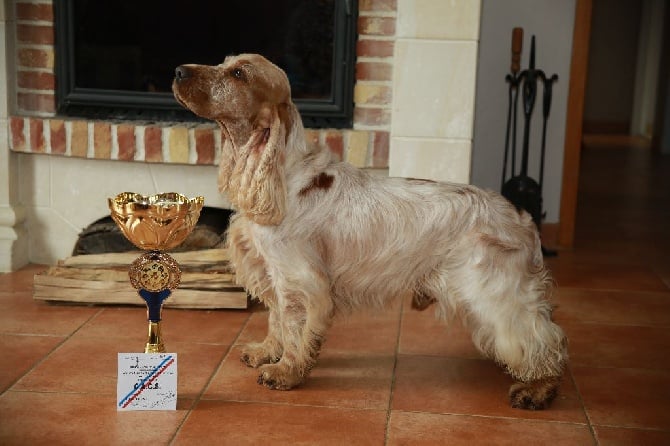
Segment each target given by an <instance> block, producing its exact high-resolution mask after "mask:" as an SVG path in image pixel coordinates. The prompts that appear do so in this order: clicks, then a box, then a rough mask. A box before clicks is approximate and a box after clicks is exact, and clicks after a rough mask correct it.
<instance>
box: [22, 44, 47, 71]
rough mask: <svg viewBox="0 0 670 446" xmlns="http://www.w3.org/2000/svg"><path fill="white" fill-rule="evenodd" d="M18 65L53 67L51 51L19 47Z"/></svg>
mask: <svg viewBox="0 0 670 446" xmlns="http://www.w3.org/2000/svg"><path fill="white" fill-rule="evenodd" d="M18 59H19V65H20V66H22V67H28V68H53V62H54V61H53V51H47V50H40V49H34V48H21V49H20V50H19V51H18Z"/></svg>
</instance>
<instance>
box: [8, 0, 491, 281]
mask: <svg viewBox="0 0 670 446" xmlns="http://www.w3.org/2000/svg"><path fill="white" fill-rule="evenodd" d="M436 3H437V4H436ZM440 3H441V2H430V1H428V0H359V20H358V41H357V44H356V55H357V61H356V77H355V79H356V84H355V88H354V122H353V128H350V129H309V130H308V137H309V138H312V139H313V140H315V141H318V142H320V143H321V144H323V145H325V146H327V147H329V148H330V150H331V151H332V152H333V153H334V154H335V156H336V157H337V158H339V159H341V160H344V161H347V162H349V163H351V164H354V165H355V166H357V167H361V168H366V169H375V171H376V172H377V173H379V174H381V175H388V173H389V171H390V173H391V174H392V175H396V176H413V177H425V178H431V179H437V180H453V181H461V182H467V181H468V179H469V171H470V148H471V142H472V141H471V140H472V121H473V116H474V110H473V109H474V85H475V73H476V54H477V39H478V33H479V12H480V2H479V1H471V2H458V3H459V4H458V5H454V4H440ZM446 3H449V2H446ZM3 6H4V15H3V17H2V20H3V24H4V30H3V37H4V40H5V44H4V47H5V48H6V53H5V54H4V66H5V70H4V71H5V72H6V74H5V78H4V82H5V83H6V85H7V89H6V91H7V93H6V98H5V101H6V105H5V106H4V110H3V111H2V115H3V116H0V125H2V126H4V129H3V130H4V131H5V132H6V133H5V135H6V143H5V141H2V143H0V144H2V145H1V146H0V151H2V152H7V146H8V147H9V150H10V152H8V153H5V154H3V155H2V156H3V157H4V158H0V161H1V162H0V178H1V177H2V175H1V174H2V169H3V165H4V166H5V167H4V168H5V169H7V171H8V175H7V180H5V179H2V180H0V181H2V182H3V184H2V187H3V188H4V187H5V184H4V182H5V181H6V182H7V183H8V186H9V187H7V189H8V192H7V194H6V196H4V197H3V196H0V231H1V230H3V229H5V230H6V232H7V231H13V232H14V233H15V234H14V235H12V234H9V235H6V236H4V237H5V238H4V240H6V241H5V242H3V243H5V244H7V245H11V246H12V249H11V250H10V251H8V252H12V254H10V255H9V257H11V258H10V259H5V260H4V263H2V262H3V261H2V259H0V271H1V270H3V269H4V270H10V269H12V268H14V266H13V265H17V264H21V263H25V262H27V261H31V262H40V263H53V262H55V261H56V260H57V259H58V258H62V257H64V256H67V255H69V252H68V251H69V250H70V249H71V247H72V246H73V244H74V240H76V236H77V234H78V232H79V231H81V229H82V228H83V227H85V226H86V225H87V224H88V223H90V222H91V221H93V220H96V219H97V218H99V217H101V216H104V215H106V213H107V210H106V201H105V197H106V196H110V195H114V194H115V193H118V192H122V191H124V190H133V191H136V192H141V193H155V192H164V191H167V189H170V190H174V191H177V192H182V193H185V194H204V195H205V199H206V202H207V204H208V205H211V206H220V207H226V206H227V203H226V202H225V200H224V199H223V198H221V197H220V196H219V195H218V193H217V192H216V190H215V184H216V180H215V176H216V168H215V166H216V164H217V163H218V158H219V151H220V147H221V134H220V132H219V130H218V128H217V127H216V126H215V125H213V124H203V123H184V122H180V123H171V122H141V121H112V120H86V119H81V118H68V117H62V116H58V115H57V114H56V105H55V103H56V102H55V96H54V90H55V85H56V82H57V79H56V77H55V74H54V60H55V58H56V57H57V55H56V54H55V49H54V33H53V6H52V3H51V0H4V5H3ZM3 208H6V209H5V210H4V211H3ZM2 212H4V213H5V214H6V216H5V217H3V214H2ZM2 234H3V233H2V232H0V242H2V240H3V238H2V237H3V235H2ZM14 251H18V253H14Z"/></svg>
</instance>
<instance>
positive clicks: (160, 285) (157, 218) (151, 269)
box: [107, 192, 205, 353]
mask: <svg viewBox="0 0 670 446" xmlns="http://www.w3.org/2000/svg"><path fill="white" fill-rule="evenodd" d="M107 201H108V204H109V210H110V211H111V215H112V218H113V219H114V221H115V222H116V224H117V225H118V226H119V228H121V231H122V232H123V234H124V235H125V236H126V238H127V239H128V240H130V241H131V242H132V243H133V244H134V245H135V246H137V247H138V248H140V249H143V250H145V251H146V252H145V253H144V254H142V255H141V256H140V257H139V258H138V259H137V260H135V261H134V262H133V263H132V264H131V265H130V270H129V271H128V276H129V277H130V283H131V284H132V285H133V287H135V289H137V292H138V294H139V295H140V297H141V298H142V299H144V301H145V302H146V304H147V319H148V321H149V338H148V340H147V344H146V347H145V349H144V352H145V353H162V352H165V345H163V340H162V338H161V325H160V323H161V312H162V308H163V301H164V300H165V299H167V298H168V297H169V296H170V294H171V290H173V289H175V288H177V287H178V286H179V282H180V281H181V271H180V270H179V265H178V264H177V261H176V260H175V259H173V258H172V257H171V256H170V255H169V254H167V253H165V252H163V251H165V250H169V249H172V248H175V247H177V246H178V245H179V244H181V243H182V242H183V241H184V239H186V237H188V235H189V234H190V233H191V231H192V230H193V228H194V227H195V224H196V223H197V221H198V218H199V217H200V210H201V209H202V206H203V204H204V202H205V199H204V198H203V197H195V198H187V197H185V196H183V195H181V194H178V193H174V192H169V193H162V194H157V195H151V196H144V195H140V194H136V193H132V192H123V193H121V194H119V195H117V196H116V197H114V198H109V199H108V200H107Z"/></svg>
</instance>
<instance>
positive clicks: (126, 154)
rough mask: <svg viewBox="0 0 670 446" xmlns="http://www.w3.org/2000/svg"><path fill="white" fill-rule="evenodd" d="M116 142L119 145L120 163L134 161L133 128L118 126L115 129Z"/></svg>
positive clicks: (130, 125) (123, 125) (128, 125)
mask: <svg viewBox="0 0 670 446" xmlns="http://www.w3.org/2000/svg"><path fill="white" fill-rule="evenodd" d="M116 141H117V142H118V144H119V156H118V159H120V160H121V161H132V160H133V159H135V126H134V125H132V124H119V125H118V127H117V128H116Z"/></svg>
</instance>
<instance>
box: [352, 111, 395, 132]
mask: <svg viewBox="0 0 670 446" xmlns="http://www.w3.org/2000/svg"><path fill="white" fill-rule="evenodd" d="M354 123H356V124H359V125H369V126H375V127H378V126H387V125H389V124H390V123H391V113H390V111H389V110H387V109H382V108H363V107H356V108H354Z"/></svg>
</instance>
